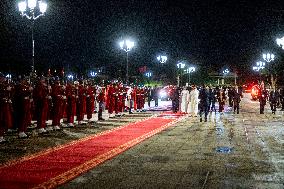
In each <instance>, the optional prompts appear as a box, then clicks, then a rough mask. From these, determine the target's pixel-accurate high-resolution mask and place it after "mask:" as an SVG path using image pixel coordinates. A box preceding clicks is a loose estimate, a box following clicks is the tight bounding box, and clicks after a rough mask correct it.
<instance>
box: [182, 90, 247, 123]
mask: <svg viewBox="0 0 284 189" xmlns="http://www.w3.org/2000/svg"><path fill="white" fill-rule="evenodd" d="M242 96H243V95H242V89H241V88H240V87H238V86H235V87H215V88H214V87H212V86H206V85H203V86H201V87H200V88H199V89H198V88H197V87H196V86H195V85H193V86H191V87H190V88H189V87H184V88H183V89H182V90H181V92H180V100H181V102H180V110H181V112H183V113H189V114H191V115H192V116H195V117H197V115H198V112H199V116H200V121H201V122H202V121H203V118H204V121H205V122H207V117H208V113H209V112H210V111H214V112H216V107H215V104H216V102H218V106H219V108H218V111H219V112H220V113H222V112H223V111H224V106H225V103H226V101H229V106H231V107H232V108H233V110H234V113H237V114H239V111H240V102H241V98H242Z"/></svg>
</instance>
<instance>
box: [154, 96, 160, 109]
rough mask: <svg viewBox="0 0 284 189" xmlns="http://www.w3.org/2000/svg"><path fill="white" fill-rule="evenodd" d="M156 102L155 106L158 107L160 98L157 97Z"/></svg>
mask: <svg viewBox="0 0 284 189" xmlns="http://www.w3.org/2000/svg"><path fill="white" fill-rule="evenodd" d="M154 100H155V106H156V107H157V106H158V100H159V99H158V97H155V99H154Z"/></svg>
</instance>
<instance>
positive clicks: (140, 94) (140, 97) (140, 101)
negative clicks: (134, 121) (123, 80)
mask: <svg viewBox="0 0 284 189" xmlns="http://www.w3.org/2000/svg"><path fill="white" fill-rule="evenodd" d="M136 99H137V112H142V110H143V108H144V104H145V93H144V89H143V87H139V88H138V89H137V91H136Z"/></svg>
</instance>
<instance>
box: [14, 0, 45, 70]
mask: <svg viewBox="0 0 284 189" xmlns="http://www.w3.org/2000/svg"><path fill="white" fill-rule="evenodd" d="M18 8H19V11H20V12H21V16H22V17H26V18H27V19H29V20H31V22H32V71H31V74H32V76H33V74H34V70H35V60H34V59H35V41H34V22H35V20H36V19H38V18H39V17H41V16H44V14H45V12H46V9H47V4H46V3H45V2H44V1H39V0H24V1H21V2H19V3H18Z"/></svg>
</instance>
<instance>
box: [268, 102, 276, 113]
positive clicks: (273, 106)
mask: <svg viewBox="0 0 284 189" xmlns="http://www.w3.org/2000/svg"><path fill="white" fill-rule="evenodd" d="M276 104H277V103H276V102H270V108H271V111H272V113H273V114H275V112H276Z"/></svg>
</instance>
